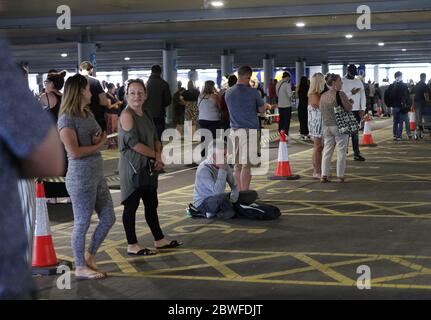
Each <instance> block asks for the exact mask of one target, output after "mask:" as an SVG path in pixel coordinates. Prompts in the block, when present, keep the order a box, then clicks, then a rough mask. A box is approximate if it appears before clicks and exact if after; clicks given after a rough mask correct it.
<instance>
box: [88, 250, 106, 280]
mask: <svg viewBox="0 0 431 320" xmlns="http://www.w3.org/2000/svg"><path fill="white" fill-rule="evenodd" d="M85 263H86V264H87V267H88V268H89V269H91V270H93V271H96V272H98V273H101V274H103V275H104V276H105V277H106V276H107V272H106V271H103V270H100V269H99V268H98V267H97V264H96V257H95V256H94V255H93V254H91V253H89V252H86V253H85Z"/></svg>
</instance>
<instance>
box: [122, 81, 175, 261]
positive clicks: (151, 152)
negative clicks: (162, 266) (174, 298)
mask: <svg viewBox="0 0 431 320" xmlns="http://www.w3.org/2000/svg"><path fill="white" fill-rule="evenodd" d="M126 97H127V103H128V105H127V108H126V109H125V110H124V111H123V112H122V113H121V117H120V125H119V129H118V133H119V144H120V162H119V167H118V168H119V172H120V185H121V203H122V204H123V205H124V212H123V225H124V230H125V231H126V237H127V243H128V247H127V253H128V254H129V255H139V256H144V255H152V254H155V252H154V251H152V250H150V249H147V248H145V247H144V246H142V245H141V244H139V242H138V239H137V237H136V230H135V224H136V210H137V209H138V207H139V202H140V200H141V199H142V201H143V202H144V206H145V219H146V221H147V223H148V226H149V227H150V229H151V232H152V234H153V237H154V246H155V247H156V248H157V249H165V248H175V247H178V246H180V245H181V244H182V243H181V242H179V241H176V240H172V241H169V240H167V239H166V238H165V236H164V235H163V232H162V230H161V228H160V223H159V218H158V216H157V206H158V199H157V182H156V183H155V184H154V185H146V186H142V187H139V188H137V187H136V186H135V184H134V182H133V176H134V174H135V170H136V171H138V170H140V169H141V168H143V167H144V166H146V165H147V164H148V161H150V162H151V163H152V164H150V166H151V168H152V169H153V170H154V171H156V172H157V171H160V170H162V169H163V167H164V165H165V164H164V163H163V161H162V155H161V150H162V145H161V143H160V141H159V138H158V135H157V132H156V127H155V125H154V122H153V120H152V118H151V116H150V114H149V112H148V110H146V109H144V107H143V105H144V102H145V100H146V99H147V90H146V88H145V84H144V82H143V81H142V80H140V79H136V80H129V82H128V84H127V88H126ZM156 181H157V180H156Z"/></svg>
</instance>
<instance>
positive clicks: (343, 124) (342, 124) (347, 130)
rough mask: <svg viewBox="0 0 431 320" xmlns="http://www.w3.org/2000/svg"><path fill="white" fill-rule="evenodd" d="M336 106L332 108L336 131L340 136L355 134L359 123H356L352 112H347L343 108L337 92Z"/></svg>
mask: <svg viewBox="0 0 431 320" xmlns="http://www.w3.org/2000/svg"><path fill="white" fill-rule="evenodd" d="M336 97H337V106H336V107H334V112H335V122H336V123H337V128H338V131H339V132H340V133H341V134H355V133H357V132H358V131H359V128H360V126H359V123H358V121H356V118H355V116H354V115H353V113H352V112H348V111H346V110H345V109H344V108H343V105H342V103H341V98H340V92H339V91H338V92H337V96H336Z"/></svg>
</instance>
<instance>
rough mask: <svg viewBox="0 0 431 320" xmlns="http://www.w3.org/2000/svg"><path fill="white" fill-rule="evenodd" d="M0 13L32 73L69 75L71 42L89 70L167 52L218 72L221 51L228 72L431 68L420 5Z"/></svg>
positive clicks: (247, 1) (351, 0) (21, 9)
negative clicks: (67, 20) (271, 63)
mask: <svg viewBox="0 0 431 320" xmlns="http://www.w3.org/2000/svg"><path fill="white" fill-rule="evenodd" d="M0 3H1V5H2V7H3V11H2V12H0V30H1V31H2V32H3V34H4V35H5V36H6V37H7V38H8V39H9V41H10V42H11V43H12V45H13V48H14V51H15V55H16V59H17V60H18V61H25V62H28V63H29V66H30V69H31V70H32V71H33V72H43V71H47V70H48V69H51V68H57V69H69V70H70V69H72V70H73V69H74V68H75V67H76V65H77V59H78V58H77V56H78V53H77V43H78V42H80V41H91V42H95V43H96V44H97V47H98V50H97V65H98V69H99V70H120V69H121V68H122V67H129V68H148V67H149V66H150V65H152V64H154V63H162V54H161V50H162V49H164V48H166V46H168V45H173V46H174V47H175V48H176V49H177V50H178V59H177V63H178V67H179V68H219V67H220V56H221V55H222V53H223V52H224V51H226V50H230V51H231V52H232V53H233V54H234V56H235V65H236V66H238V65H241V64H250V65H252V66H254V67H261V65H262V59H263V58H264V57H265V56H266V55H269V56H274V57H275V63H276V65H277V66H292V65H293V64H294V62H295V61H296V60H297V59H298V58H303V59H305V60H306V61H307V64H308V65H319V64H320V63H322V62H329V63H333V64H343V63H370V64H377V63H412V62H431V1H430V0H410V1H405V0H402V1H399V0H395V1H356V0H325V1H319V0H314V1H298V0H268V1H261V0H259V1H258V0H225V1H224V6H223V8H213V7H211V6H206V5H205V1H203V0H187V1H173V0H157V1H146V0H143V1H142V0H116V1H112V0H103V1H88V0H87V1H82V0H72V1H65V0H61V1H30V0H20V1H16V0H15V1H10V0H0ZM60 5H68V6H69V7H70V8H71V16H72V24H71V27H72V28H71V29H70V30H59V29H57V27H56V22H57V18H58V17H59V16H60V15H59V14H57V13H56V12H57V7H58V6H60ZM362 5H367V6H369V7H370V9H371V29H369V30H359V29H358V28H357V25H356V22H357V19H358V18H359V17H360V14H358V13H357V8H358V7H359V6H362ZM298 22H304V23H305V27H303V28H298V27H297V26H296V24H297V23H298ZM346 34H351V35H353V38H351V39H347V38H346V37H345V36H346ZM378 43H384V44H385V45H384V46H378ZM402 49H407V51H402ZM61 53H67V54H68V56H67V57H65V58H63V57H61V56H60V54H61ZM124 57H130V58H131V59H130V61H125V60H124Z"/></svg>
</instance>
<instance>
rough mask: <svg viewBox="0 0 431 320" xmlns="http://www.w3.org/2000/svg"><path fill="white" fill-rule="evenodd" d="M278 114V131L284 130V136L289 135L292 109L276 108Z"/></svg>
mask: <svg viewBox="0 0 431 320" xmlns="http://www.w3.org/2000/svg"><path fill="white" fill-rule="evenodd" d="M278 113H279V114H280V122H279V123H278V131H280V132H281V130H284V131H285V132H286V135H289V129H290V120H291V119H292V108H278Z"/></svg>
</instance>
